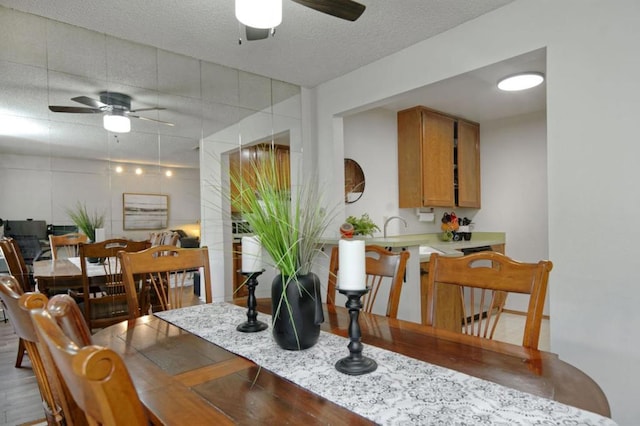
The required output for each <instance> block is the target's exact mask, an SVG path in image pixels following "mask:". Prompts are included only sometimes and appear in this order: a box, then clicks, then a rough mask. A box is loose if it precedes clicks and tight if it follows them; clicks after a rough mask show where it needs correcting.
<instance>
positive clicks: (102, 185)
mask: <svg viewBox="0 0 640 426" xmlns="http://www.w3.org/2000/svg"><path fill="white" fill-rule="evenodd" d="M123 166H124V167H125V171H124V172H123V173H122V174H117V173H115V172H114V171H113V170H110V164H109V162H106V161H91V160H75V159H63V158H54V157H51V158H48V157H37V156H23V155H8V154H3V155H2V156H1V157H0V200H2V203H1V204H0V217H2V218H3V219H8V220H25V219H27V218H32V219H34V220H45V221H46V222H47V223H48V224H55V225H71V224H72V222H71V220H70V219H69V217H68V215H67V213H66V209H67V208H70V207H73V206H75V204H76V203H77V202H81V203H84V204H85V205H86V206H87V210H89V212H92V211H94V210H95V211H96V212H98V213H101V212H104V213H105V228H106V229H105V232H106V235H107V238H110V237H120V236H126V237H127V238H132V239H145V238H148V237H149V232H151V231H146V230H145V231H131V230H124V229H123V215H122V194H123V192H134V193H152V194H164V195H168V196H169V226H168V228H169V229H175V228H176V227H179V226H180V225H184V224H193V223H195V222H196V221H197V220H199V219H200V182H199V178H200V176H199V171H198V170H197V169H173V170H172V171H173V176H171V177H166V176H164V175H163V174H162V172H164V170H165V169H161V170H159V169H158V168H157V167H154V166H149V165H139V167H141V168H143V170H144V174H142V175H140V176H138V175H136V174H135V173H134V172H133V170H132V168H133V167H134V166H133V165H123Z"/></svg>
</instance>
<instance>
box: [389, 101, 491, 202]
mask: <svg viewBox="0 0 640 426" xmlns="http://www.w3.org/2000/svg"><path fill="white" fill-rule="evenodd" d="M460 139H462V142H461V140H460ZM461 147H462V148H461ZM479 147H480V139H479V125H478V124H475V123H471V122H467V121H463V120H460V119H458V118H456V117H452V116H449V115H447V114H443V113H439V112H437V111H433V110H430V109H427V108H424V107H414V108H410V109H407V110H404V111H400V112H398V183H399V207H400V208H412V207H455V206H460V207H475V208H480V155H479V153H480V151H479ZM460 191H462V192H460Z"/></svg>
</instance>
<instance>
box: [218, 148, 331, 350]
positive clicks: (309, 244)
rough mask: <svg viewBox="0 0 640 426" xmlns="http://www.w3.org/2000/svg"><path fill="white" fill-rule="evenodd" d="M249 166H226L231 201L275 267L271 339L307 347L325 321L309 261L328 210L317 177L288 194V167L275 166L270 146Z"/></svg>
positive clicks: (318, 246)
mask: <svg viewBox="0 0 640 426" xmlns="http://www.w3.org/2000/svg"><path fill="white" fill-rule="evenodd" d="M250 167H251V171H252V172H253V173H249V174H248V173H246V171H245V173H241V172H237V173H234V172H231V174H230V179H231V183H232V184H233V185H235V186H236V188H239V191H238V192H237V195H236V196H235V197H233V198H232V200H231V202H232V204H233V205H234V207H235V208H236V209H237V210H238V211H240V212H241V213H242V217H243V219H245V220H246V221H247V222H248V223H249V225H250V226H251V228H252V229H253V231H254V233H255V235H256V236H258V238H259V239H260V243H261V245H262V247H263V248H264V250H265V251H266V252H267V253H268V254H269V256H270V257H271V259H272V261H273V265H274V266H275V267H276V268H277V269H278V270H279V272H280V274H279V275H277V276H276V277H275V279H274V281H273V283H272V288H271V290H272V291H271V293H272V295H271V296H272V314H273V317H272V325H273V335H274V339H275V340H276V342H277V343H278V344H279V345H280V346H281V347H283V348H284V349H289V350H300V349H306V348H308V347H311V346H313V345H314V344H315V343H316V342H317V340H318V336H319V334H320V324H321V323H322V322H323V321H324V318H323V314H322V300H321V293H320V280H319V279H318V277H317V276H316V275H315V274H314V273H312V272H311V267H312V264H313V261H314V258H315V256H316V255H317V254H318V253H319V252H320V250H321V248H322V244H321V238H322V236H323V233H324V231H325V230H326V228H327V226H328V225H329V223H330V221H331V214H330V213H329V212H328V211H327V210H326V209H325V207H324V206H323V205H322V203H321V201H322V199H321V197H320V194H319V190H318V185H317V181H315V180H313V179H312V180H309V181H306V182H305V183H304V184H303V185H300V186H298V187H296V188H297V189H296V190H294V191H293V194H292V191H291V189H290V180H289V173H288V170H286V172H284V171H281V170H280V167H279V164H278V160H277V156H276V153H275V152H274V151H273V150H271V151H269V152H268V153H267V155H265V156H263V157H261V158H259V159H258V160H256V161H253V162H251V164H250ZM292 195H293V197H292Z"/></svg>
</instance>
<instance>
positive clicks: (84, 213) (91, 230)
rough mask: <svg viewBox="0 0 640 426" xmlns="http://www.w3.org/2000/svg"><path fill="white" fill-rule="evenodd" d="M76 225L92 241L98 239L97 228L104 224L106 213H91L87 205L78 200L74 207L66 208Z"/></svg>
mask: <svg viewBox="0 0 640 426" xmlns="http://www.w3.org/2000/svg"><path fill="white" fill-rule="evenodd" d="M66 211H67V214H68V215H69V217H70V218H71V221H72V222H73V224H74V225H76V226H77V227H78V229H79V230H80V231H82V233H83V234H85V235H86V236H87V238H89V240H91V241H95V240H96V228H102V227H103V226H104V213H102V214H98V212H97V211H94V212H93V213H89V211H88V210H87V206H86V204H84V203H81V202H80V201H78V202H77V203H76V205H75V207H73V208H69V209H67V210H66Z"/></svg>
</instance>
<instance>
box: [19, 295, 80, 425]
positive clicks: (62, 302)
mask: <svg viewBox="0 0 640 426" xmlns="http://www.w3.org/2000/svg"><path fill="white" fill-rule="evenodd" d="M19 305H20V308H22V310H23V312H25V313H27V315H29V320H30V321H31V323H32V326H33V321H32V319H31V315H30V312H31V311H32V310H34V309H48V310H50V313H51V315H52V317H53V318H54V320H55V321H56V322H57V324H58V326H59V327H60V328H62V330H63V331H64V332H65V333H66V334H67V335H68V336H69V337H70V338H71V340H72V341H73V342H74V343H75V344H76V345H78V346H86V345H90V344H91V333H90V332H89V329H88V327H87V325H86V323H85V322H84V317H83V315H82V312H81V311H80V308H79V307H78V305H77V304H76V302H75V301H74V300H73V299H72V298H71V297H70V296H68V295H66V294H59V295H56V296H53V297H52V298H51V300H47V297H46V296H44V295H43V294H41V293H25V294H23V295H22V296H20V300H19ZM34 332H35V334H36V335H37V336H38V333H37V331H36V330H35V328H34ZM36 348H37V349H38V353H39V354H40V357H41V359H42V362H43V364H44V366H45V371H46V373H47V377H48V378H49V382H50V383H51V384H52V388H53V389H54V395H55V397H56V401H57V402H58V404H59V405H58V406H59V408H60V410H61V413H62V414H63V416H64V419H63V420H64V422H63V423H62V424H64V425H67V426H72V425H75V426H84V425H87V424H88V421H87V418H86V416H85V414H84V411H82V410H81V409H80V407H78V405H77V404H76V402H75V400H74V399H73V397H72V395H71V393H70V392H69V388H68V387H67V385H66V382H65V381H64V379H63V378H62V377H61V375H60V372H59V370H58V368H57V366H56V364H55V362H54V360H53V358H52V357H51V353H50V351H49V348H48V347H47V345H46V344H44V343H43V341H42V339H41V338H40V337H39V336H38V341H37V342H36Z"/></svg>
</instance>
